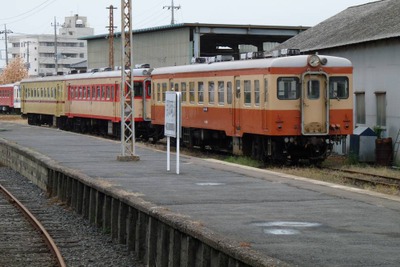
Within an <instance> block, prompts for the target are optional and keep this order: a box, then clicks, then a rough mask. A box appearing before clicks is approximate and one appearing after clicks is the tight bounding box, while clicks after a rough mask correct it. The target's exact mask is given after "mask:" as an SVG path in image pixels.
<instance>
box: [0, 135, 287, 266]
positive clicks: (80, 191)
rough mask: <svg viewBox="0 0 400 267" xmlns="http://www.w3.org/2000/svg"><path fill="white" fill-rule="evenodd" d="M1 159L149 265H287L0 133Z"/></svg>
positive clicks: (0, 160)
mask: <svg viewBox="0 0 400 267" xmlns="http://www.w3.org/2000/svg"><path fill="white" fill-rule="evenodd" d="M0 162H1V163H2V164H4V165H6V166H9V167H10V168H12V169H14V170H15V171H17V172H19V173H20V174H21V175H23V176H25V177H27V178H28V179H29V180H31V181H32V182H33V183H35V184H36V185H38V186H39V187H40V188H41V189H43V190H45V191H46V192H47V193H48V195H49V196H50V197H57V198H58V199H59V200H60V201H62V202H64V203H65V204H66V205H68V206H69V207H71V208H72V209H73V210H74V211H75V212H77V213H78V214H80V215H82V216H83V217H84V218H86V219H87V220H89V221H90V222H91V223H92V224H94V225H96V226H97V227H99V228H101V229H102V230H103V231H104V232H106V233H109V234H110V235H111V236H112V239H113V240H114V241H115V242H118V243H121V244H125V245H127V247H128V249H129V250H130V251H132V252H134V253H135V255H136V256H137V257H138V258H139V259H140V260H141V261H143V262H144V263H145V264H146V265H148V266H160V267H161V266H166V267H172V266H188V267H196V266H202V267H203V266H228V267H242V266H289V265H288V264H286V263H284V262H281V261H279V260H277V259H274V258H269V257H266V256H264V255H260V254H259V253H257V252H256V251H254V250H252V249H251V248H249V247H248V245H247V244H241V243H239V242H236V241H232V240H230V239H227V238H225V237H223V236H221V235H219V234H217V233H215V232H213V231H211V230H210V229H208V228H206V227H204V226H203V225H201V224H200V223H198V222H194V221H191V220H188V219H187V218H186V217H184V216H182V215H179V214H176V213H173V212H171V211H169V210H167V209H165V208H163V207H160V206H157V205H155V204H154V203H150V202H147V201H145V200H143V199H142V198H140V196H138V195H136V194H134V193H129V192H127V191H124V190H119V189H116V188H114V187H112V186H111V185H109V184H108V183H107V182H105V181H104V180H102V179H97V178H96V179H94V178H91V177H89V176H87V175H85V174H84V173H81V172H79V171H76V170H72V169H70V168H65V167H63V166H61V165H59V164H58V163H57V162H56V161H54V160H52V159H50V158H48V157H46V156H44V155H42V154H40V153H37V152H35V151H32V150H30V149H27V148H24V147H21V146H19V145H18V144H15V143H12V142H9V141H7V140H5V139H2V138H0Z"/></svg>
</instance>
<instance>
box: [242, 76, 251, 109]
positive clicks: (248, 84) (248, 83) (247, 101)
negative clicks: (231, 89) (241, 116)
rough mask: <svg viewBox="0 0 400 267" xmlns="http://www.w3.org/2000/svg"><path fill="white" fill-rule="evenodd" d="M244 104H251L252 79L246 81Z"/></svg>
mask: <svg viewBox="0 0 400 267" xmlns="http://www.w3.org/2000/svg"><path fill="white" fill-rule="evenodd" d="M244 104H245V105H246V106H250V105H251V81H250V80H245V81H244Z"/></svg>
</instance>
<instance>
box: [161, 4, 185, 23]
mask: <svg viewBox="0 0 400 267" xmlns="http://www.w3.org/2000/svg"><path fill="white" fill-rule="evenodd" d="M164 8H168V9H170V10H171V13H172V14H171V15H172V17H171V24H175V12H174V10H175V9H180V8H181V5H179V6H175V5H174V0H171V5H170V6H163V9H164Z"/></svg>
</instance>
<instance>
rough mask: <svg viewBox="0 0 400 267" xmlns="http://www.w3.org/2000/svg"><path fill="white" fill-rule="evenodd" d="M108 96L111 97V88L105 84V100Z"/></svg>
mask: <svg viewBox="0 0 400 267" xmlns="http://www.w3.org/2000/svg"><path fill="white" fill-rule="evenodd" d="M110 98H111V90H110V86H109V85H107V93H106V99H107V100H110Z"/></svg>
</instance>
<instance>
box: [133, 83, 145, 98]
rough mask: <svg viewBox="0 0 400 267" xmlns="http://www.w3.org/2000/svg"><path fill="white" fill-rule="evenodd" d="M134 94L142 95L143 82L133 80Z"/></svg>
mask: <svg viewBox="0 0 400 267" xmlns="http://www.w3.org/2000/svg"><path fill="white" fill-rule="evenodd" d="M133 87H134V91H135V96H143V83H142V82H135V83H134V85H133Z"/></svg>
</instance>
